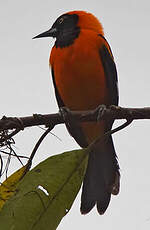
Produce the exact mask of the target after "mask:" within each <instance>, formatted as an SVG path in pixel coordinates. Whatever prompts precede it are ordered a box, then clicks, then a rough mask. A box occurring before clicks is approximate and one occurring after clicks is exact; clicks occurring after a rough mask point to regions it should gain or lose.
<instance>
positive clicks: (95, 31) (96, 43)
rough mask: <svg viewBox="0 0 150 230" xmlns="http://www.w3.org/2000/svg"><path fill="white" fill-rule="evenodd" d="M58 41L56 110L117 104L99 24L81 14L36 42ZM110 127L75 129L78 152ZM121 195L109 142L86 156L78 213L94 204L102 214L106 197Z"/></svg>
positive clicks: (65, 17) (110, 58) (70, 15)
mask: <svg viewBox="0 0 150 230" xmlns="http://www.w3.org/2000/svg"><path fill="white" fill-rule="evenodd" d="M48 36H52V37H56V42H55V45H54V47H53V48H52V51H51V55H50V66H51V69H52V77H53V81H54V87H55V93H56V98H57V101H58V105H59V107H62V106H66V107H68V108H69V109H70V110H90V109H95V108H96V107H97V106H98V105H100V104H105V105H110V104H117V103H118V91H117V72H116V67H115V63H114V60H113V56H112V53H111V50H110V47H109V44H108V43H107V41H106V39H105V38H104V32H103V28H102V25H101V23H100V22H99V21H98V19H97V18H96V17H95V16H94V15H92V14H90V13H87V12H84V11H72V12H68V13H66V14H63V15H62V16H60V17H59V18H58V19H57V20H56V22H55V23H54V24H53V26H52V28H51V29H50V30H48V31H46V32H44V33H42V34H40V35H38V36H37V37H48ZM112 123H113V121H111V122H109V123H107V122H104V121H101V122H99V123H98V122H93V123H88V122H86V123H82V124H81V135H80V137H79V136H78V135H77V134H76V130H75V128H74V127H71V124H70V126H69V127H68V130H69V132H70V133H71V135H72V136H73V137H74V138H75V140H76V141H77V142H78V144H79V145H80V146H82V147H86V146H87V145H88V144H90V143H91V142H92V141H93V140H95V139H96V137H98V136H99V135H102V134H104V133H105V132H106V131H107V130H109V129H111V126H112ZM118 192H119V166H118V163H117V159H116V153H115V150H114V146H113V142H112V138H111V137H110V138H109V139H108V140H107V141H106V142H105V143H103V144H102V145H101V146H99V148H98V149H95V151H94V153H91V154H90V156H89V162H88V167H87V171H86V175H85V179H84V182H83V191H82V198H81V212H82V213H84V214H85V213H87V212H89V211H90V210H91V209H92V208H93V207H94V205H95V204H97V209H98V212H99V213H100V214H103V213H104V212H105V210H106V208H107V206H108V204H109V201H110V196H111V193H112V194H117V193H118Z"/></svg>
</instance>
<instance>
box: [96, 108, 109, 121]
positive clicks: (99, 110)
mask: <svg viewBox="0 0 150 230" xmlns="http://www.w3.org/2000/svg"><path fill="white" fill-rule="evenodd" d="M106 111H107V108H106V105H99V106H98V107H97V108H96V112H97V121H100V120H102V118H103V117H104V115H105V113H106Z"/></svg>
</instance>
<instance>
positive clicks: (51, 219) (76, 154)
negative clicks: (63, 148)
mask: <svg viewBox="0 0 150 230" xmlns="http://www.w3.org/2000/svg"><path fill="white" fill-rule="evenodd" d="M87 160H88V154H87V153H86V150H85V149H81V150H74V151H71V152H66V153H62V154H59V155H55V156H52V157H50V158H48V159H46V160H45V161H43V162H41V163H40V164H39V165H37V166H36V167H35V168H34V169H32V170H31V171H30V172H28V173H27V174H26V176H25V177H24V178H23V179H22V180H21V181H20V183H19V185H18V186H17V192H16V194H15V195H14V196H13V197H11V198H10V199H9V200H8V201H7V202H6V204H5V205H4V206H3V208H2V211H1V212H0V226H1V229H5V230H20V229H21V230H31V229H32V230H41V229H50V230H55V229H56V228H57V226H58V224H59V222H60V221H61V219H62V218H63V216H64V215H66V213H67V212H68V211H69V210H70V208H71V206H72V203H73V201H74V199H75V197H76V195H77V194H78V191H79V189H80V186H81V183H82V180H83V177H84V173H85V170H86V165H87ZM39 185H40V186H42V187H43V188H44V189H46V191H47V192H48V195H47V194H46V193H45V192H44V191H42V190H41V189H39V188H38V186H39Z"/></svg>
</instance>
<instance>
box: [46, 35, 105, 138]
mask: <svg viewBox="0 0 150 230" xmlns="http://www.w3.org/2000/svg"><path fill="white" fill-rule="evenodd" d="M103 43H104V41H103V40H102V39H101V38H100V37H99V36H98V34H97V33H95V32H93V31H87V30H81V32H80V36H79V37H78V38H77V39H76V40H75V41H74V43H73V44H72V45H70V46H68V47H65V48H56V47H55V46H54V47H53V49H52V52H51V56H50V65H51V67H52V68H53V70H54V77H55V83H56V87H57V89H58V92H59V94H60V97H61V99H62V101H63V102H64V104H65V106H67V107H68V108H70V109H71V110H89V109H94V108H96V107H97V106H98V105H100V104H108V101H109V96H108V90H107V87H106V78H105V73H104V69H103V65H102V61H101V58H100V54H99V50H100V48H101V46H102V45H103ZM103 126H104V124H103V123H101V124H99V125H98V124H97V123H96V124H93V123H92V124H90V125H88V128H87V124H83V128H84V130H85V132H86V133H89V134H87V136H89V138H88V139H89V142H90V141H92V140H93V139H95V136H97V135H98V133H99V132H100V130H101V131H102V132H103V131H104V127H103ZM92 127H93V128H92ZM86 129H87V130H86ZM92 130H93V131H92ZM92 132H93V134H91V133H92ZM90 136H92V137H90Z"/></svg>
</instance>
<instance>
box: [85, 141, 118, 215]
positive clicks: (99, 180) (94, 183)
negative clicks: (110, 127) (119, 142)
mask: <svg viewBox="0 0 150 230" xmlns="http://www.w3.org/2000/svg"><path fill="white" fill-rule="evenodd" d="M119 181H120V173H119V165H118V161H117V156H116V153H115V149H114V145H113V141H112V137H111V136H110V137H109V138H108V139H107V140H105V141H104V142H103V143H101V144H100V145H95V147H94V149H93V150H92V152H91V153H90V154H89V161H88V166H87V170H86V174H85V178H84V181H83V188H82V195H81V213H82V214H86V213H88V212H89V211H90V210H91V209H92V208H93V207H94V206H95V204H96V205H97V210H98V212H99V214H103V213H104V212H105V211H106V209H107V207H108V205H109V202H110V198H111V194H113V195H117V194H118V193H119V187H120V182H119Z"/></svg>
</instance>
